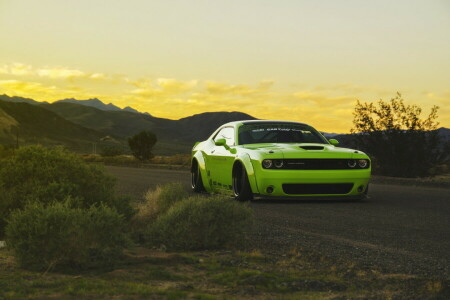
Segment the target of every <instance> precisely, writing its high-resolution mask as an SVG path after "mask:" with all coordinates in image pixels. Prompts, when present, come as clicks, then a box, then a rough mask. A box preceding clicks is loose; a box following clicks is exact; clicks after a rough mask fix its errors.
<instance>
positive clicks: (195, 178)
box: [191, 161, 205, 193]
mask: <svg viewBox="0 0 450 300" xmlns="http://www.w3.org/2000/svg"><path fill="white" fill-rule="evenodd" d="M191 188H192V191H194V192H196V193H201V192H204V191H205V187H204V186H203V180H202V174H201V173H200V166H199V165H198V163H197V161H194V162H193V164H192V167H191Z"/></svg>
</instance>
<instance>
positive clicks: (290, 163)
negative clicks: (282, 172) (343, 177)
mask: <svg viewBox="0 0 450 300" xmlns="http://www.w3.org/2000/svg"><path fill="white" fill-rule="evenodd" d="M347 161H348V159H285V160H284V168H285V169H291V170H343V169H349V167H348V166H347Z"/></svg>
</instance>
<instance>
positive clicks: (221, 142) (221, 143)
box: [214, 139, 227, 147]
mask: <svg viewBox="0 0 450 300" xmlns="http://www.w3.org/2000/svg"><path fill="white" fill-rule="evenodd" d="M214 144H215V145H216V146H224V147H225V145H226V144H227V141H226V140H225V139H218V140H216V141H215V142H214Z"/></svg>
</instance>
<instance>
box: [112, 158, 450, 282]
mask: <svg viewBox="0 0 450 300" xmlns="http://www.w3.org/2000/svg"><path fill="white" fill-rule="evenodd" d="M107 170H108V171H109V172H110V173H112V174H113V175H114V176H116V177H117V178H118V191H119V192H120V193H127V194H132V195H134V196H135V197H142V195H143V194H144V193H145V191H147V190H148V189H151V188H154V187H155V186H156V185H158V184H165V183H169V182H182V183H184V184H185V185H186V187H188V186H189V181H190V177H189V176H190V175H189V172H187V171H174V170H166V169H138V168H125V167H107ZM369 197H370V198H369V199H368V200H366V201H364V202H351V201H347V202H346V201H326V202H325V201H283V202H280V201H275V200H273V201H264V200H259V201H253V202H251V203H250V205H251V207H252V208H253V209H254V211H255V215H256V218H257V226H256V227H255V230H254V232H252V234H251V238H250V241H249V246H248V247H257V248H259V249H262V250H263V251H266V252H268V253H273V254H275V255H283V253H285V252H287V251H289V250H292V249H299V250H302V251H308V252H314V253H317V254H318V255H319V256H324V257H326V258H327V259H331V260H334V261H343V262H349V261H351V262H354V263H355V264H357V265H358V266H360V267H363V268H366V269H368V270H376V271H380V272H387V273H398V274H413V275H414V274H417V275H425V276H430V277H439V278H449V277H450V189H443V188H427V187H414V186H400V185H388V184H371V186H370V192H369Z"/></svg>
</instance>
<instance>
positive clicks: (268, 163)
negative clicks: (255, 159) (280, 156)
mask: <svg viewBox="0 0 450 300" xmlns="http://www.w3.org/2000/svg"><path fill="white" fill-rule="evenodd" d="M272 164H273V163H272V160H271V159H265V160H263V161H262V165H263V167H264V169H270V168H271V167H272Z"/></svg>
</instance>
